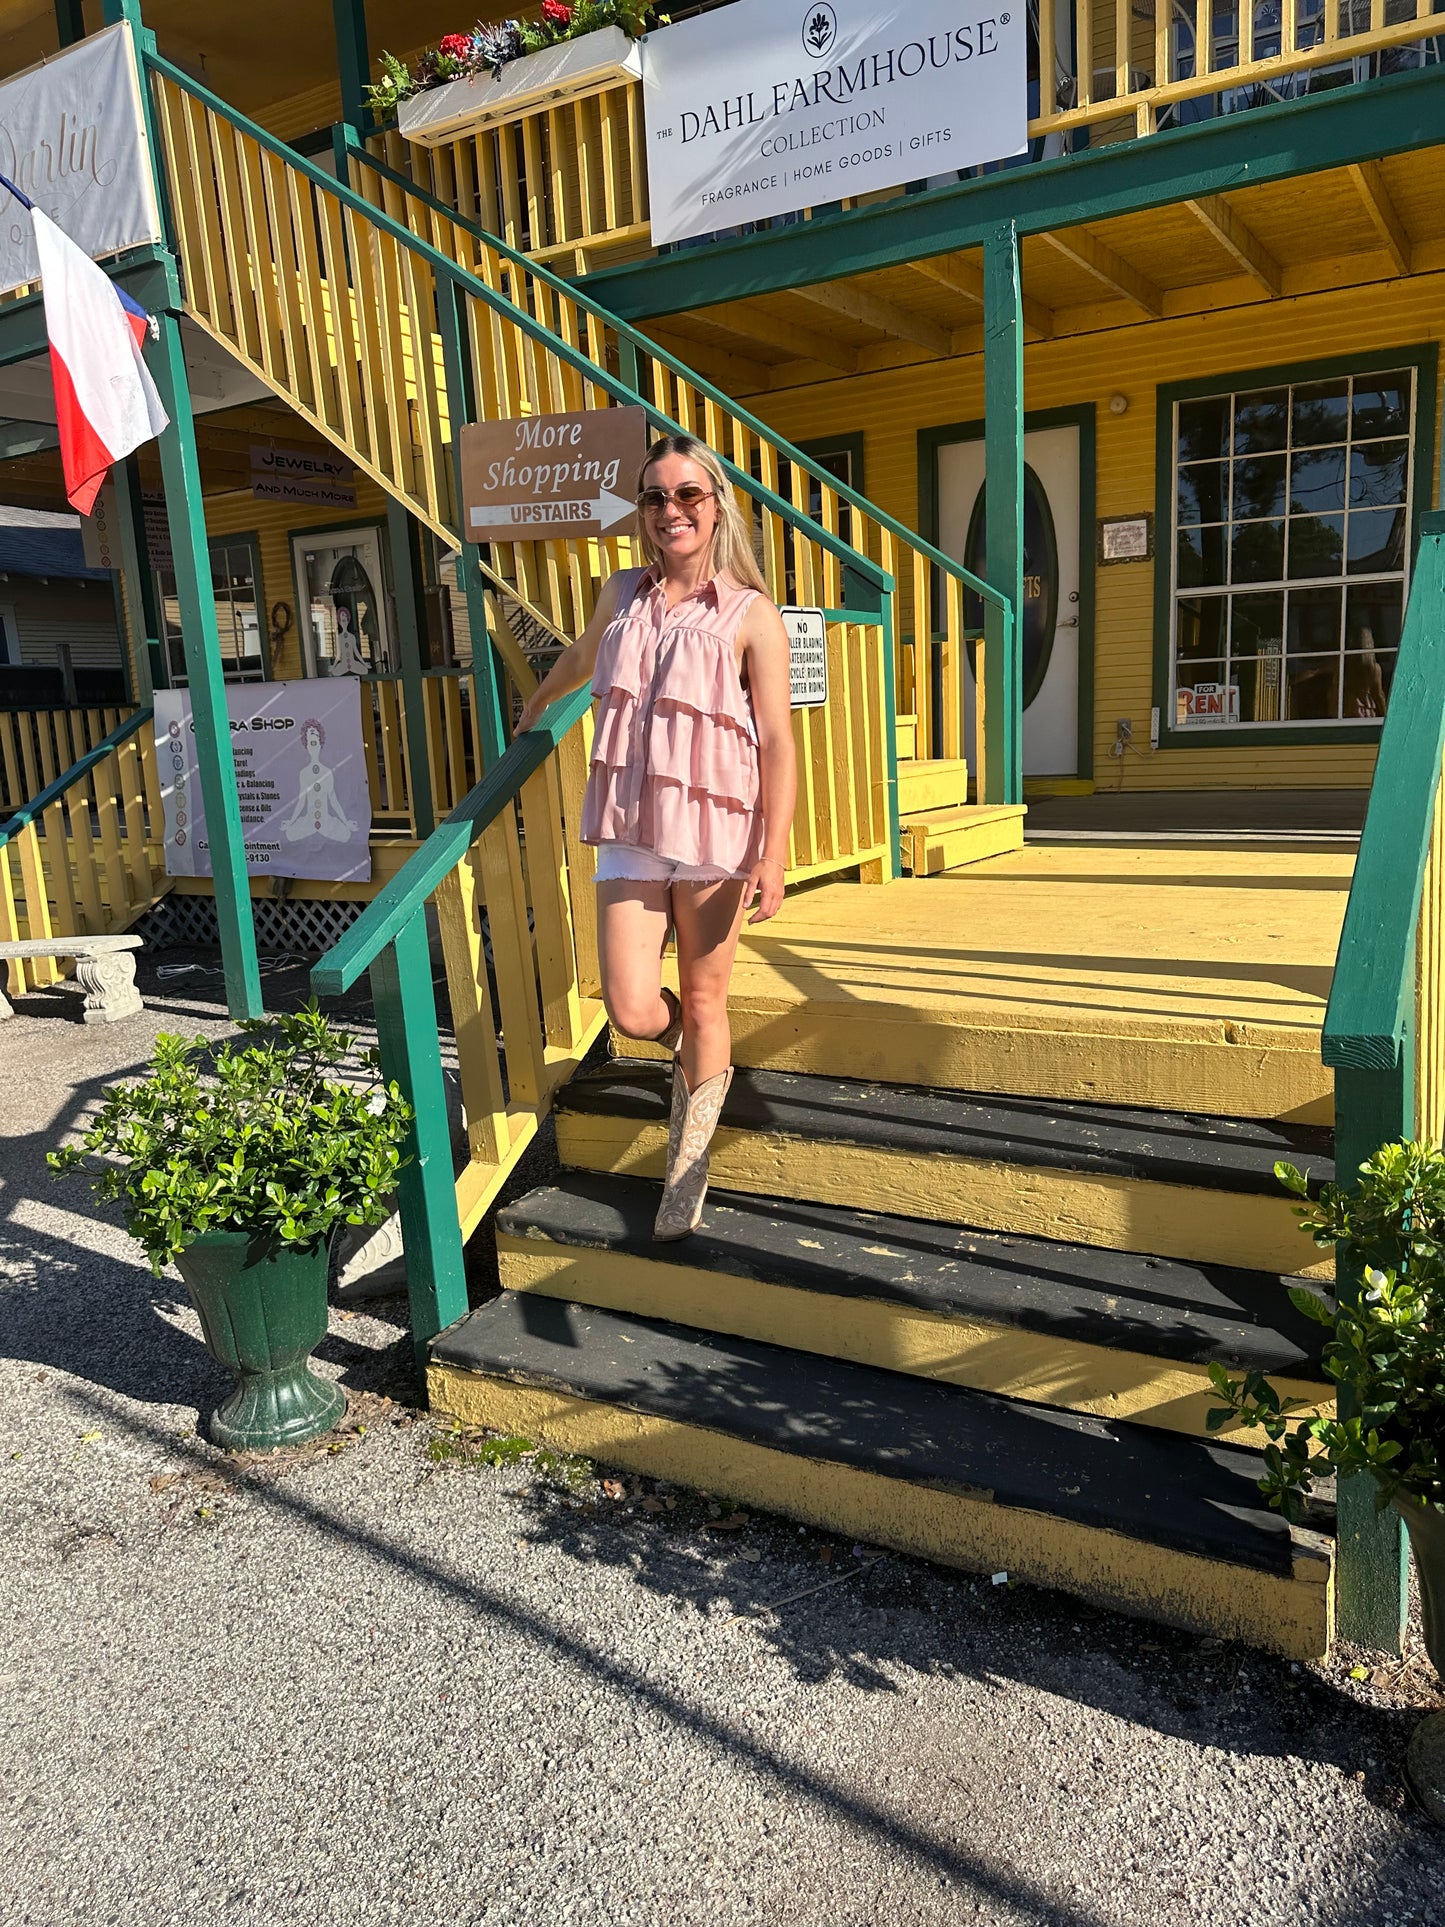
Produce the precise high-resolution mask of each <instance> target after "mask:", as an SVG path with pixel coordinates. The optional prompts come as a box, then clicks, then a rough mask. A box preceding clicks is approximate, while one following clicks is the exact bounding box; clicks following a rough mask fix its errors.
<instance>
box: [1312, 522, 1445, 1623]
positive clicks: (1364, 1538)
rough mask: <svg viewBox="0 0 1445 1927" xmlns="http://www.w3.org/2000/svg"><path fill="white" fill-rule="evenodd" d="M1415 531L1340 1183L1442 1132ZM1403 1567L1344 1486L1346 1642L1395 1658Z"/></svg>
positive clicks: (1375, 820) (1340, 1043)
mask: <svg viewBox="0 0 1445 1927" xmlns="http://www.w3.org/2000/svg"><path fill="white" fill-rule="evenodd" d="M1421 529H1422V534H1421V538H1420V546H1419V550H1418V553H1417V555H1416V559H1415V571H1414V575H1413V578H1412V580H1411V584H1410V596H1409V601H1408V603H1407V605H1406V609H1405V622H1404V628H1403V631H1402V633H1401V636H1400V648H1399V653H1398V655H1397V657H1396V662H1395V674H1394V678H1393V680H1392V682H1391V685H1390V700H1389V706H1388V709H1387V712H1386V715H1385V722H1384V726H1383V729H1382V731H1381V735H1380V749H1379V756H1378V760H1377V761H1376V764H1375V776H1374V782H1373V784H1372V785H1371V789H1370V801H1369V808H1368V810H1367V812H1366V816H1365V826H1364V830H1363V832H1362V834H1361V837H1360V851H1359V856H1358V859H1357V860H1356V863H1355V872H1354V877H1353V880H1352V882H1351V885H1350V897H1349V903H1348V906H1347V908H1346V911H1345V920H1344V928H1343V930H1342V932H1341V936H1340V947H1339V954H1338V957H1337V960H1336V963H1335V972H1334V982H1333V985H1332V987H1331V991H1330V1001H1329V1008H1328V1011H1327V1013H1326V1016H1325V1027H1324V1041H1323V1054H1324V1060H1325V1062H1326V1064H1329V1065H1331V1066H1332V1067H1333V1069H1334V1073H1335V1164H1336V1169H1337V1171H1338V1172H1339V1175H1340V1178H1341V1181H1342V1182H1347V1181H1348V1180H1349V1179H1350V1178H1352V1177H1353V1176H1354V1174H1355V1173H1356V1172H1357V1171H1358V1169H1359V1167H1360V1165H1361V1163H1362V1162H1363V1161H1364V1160H1365V1159H1366V1158H1368V1157H1369V1156H1371V1154H1372V1153H1373V1152H1374V1151H1376V1150H1377V1149H1378V1148H1379V1147H1380V1146H1381V1145H1382V1144H1392V1143H1396V1142H1398V1141H1399V1140H1401V1139H1407V1138H1417V1137H1418V1138H1425V1139H1428V1140H1430V1141H1431V1142H1433V1143H1436V1144H1438V1143H1439V1142H1440V1141H1441V1135H1442V1128H1445V789H1442V783H1441V762H1442V757H1445V515H1442V514H1432V515H1425V516H1422V517H1421ZM1338 1284H1339V1290H1340V1291H1341V1292H1342V1293H1346V1294H1348V1293H1357V1292H1359V1291H1360V1290H1361V1288H1362V1285H1363V1280H1362V1278H1361V1276H1360V1274H1359V1271H1358V1269H1356V1268H1353V1267H1352V1266H1351V1265H1350V1264H1349V1263H1348V1262H1347V1261H1346V1259H1345V1258H1344V1256H1343V1254H1342V1255H1341V1258H1340V1263H1339V1266H1338ZM1346 1416H1348V1414H1346ZM1406 1557H1407V1555H1406V1549H1405V1543H1404V1532H1403V1528H1402V1526H1401V1524H1400V1520H1399V1518H1398V1516H1397V1515H1396V1514H1395V1513H1394V1512H1393V1511H1386V1512H1381V1511H1379V1510H1378V1509H1377V1508H1376V1505H1375V1486H1374V1482H1373V1480H1371V1479H1370V1478H1369V1477H1368V1476H1361V1477H1356V1478H1353V1479H1349V1480H1346V1481H1344V1482H1343V1483H1342V1484H1341V1488H1340V1494H1339V1593H1338V1609H1337V1611H1338V1622H1339V1630H1340V1632H1341V1634H1342V1635H1343V1636H1344V1637H1345V1638H1347V1639H1352V1640H1356V1641H1358V1642H1359V1643H1360V1644H1361V1645H1367V1646H1374V1647H1379V1648H1383V1649H1385V1650H1387V1651H1398V1650H1399V1647H1400V1639H1401V1634H1402V1631H1403V1627H1404V1615H1405V1601H1406V1597H1407V1594H1406Z"/></svg>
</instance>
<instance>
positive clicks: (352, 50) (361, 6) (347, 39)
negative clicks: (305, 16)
mask: <svg viewBox="0 0 1445 1927" xmlns="http://www.w3.org/2000/svg"><path fill="white" fill-rule="evenodd" d="M331 15H332V19H333V20H334V21H335V23H336V70H337V74H338V75H339V77H340V80H341V118H342V119H343V120H344V121H347V122H349V123H350V125H351V126H352V127H354V128H356V129H358V131H359V130H360V129H361V128H363V127H365V126H366V125H367V112H366V105H365V102H366V90H367V88H368V86H369V85H370V84H371V55H370V52H369V51H368V49H367V44H366V0H331Z"/></svg>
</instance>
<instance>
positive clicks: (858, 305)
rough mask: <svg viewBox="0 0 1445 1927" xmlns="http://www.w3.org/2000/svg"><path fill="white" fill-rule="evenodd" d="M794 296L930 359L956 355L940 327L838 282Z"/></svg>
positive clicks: (818, 285)
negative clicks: (893, 337)
mask: <svg viewBox="0 0 1445 1927" xmlns="http://www.w3.org/2000/svg"><path fill="white" fill-rule="evenodd" d="M792 292H793V293H794V294H797V295H801V296H802V298H803V299H804V300H805V301H812V302H815V303H816V304H817V305H818V306H819V307H820V308H828V309H830V310H831V311H832V312H833V313H834V314H841V315H846V316H847V317H848V319H849V320H850V321H858V322H861V323H862V324H863V326H864V327H865V328H878V329H881V331H882V332H883V333H884V334H885V335H897V336H898V338H899V339H900V340H901V341H912V342H916V343H917V345H918V346H919V347H920V348H926V349H927V350H928V352H929V354H931V355H938V356H939V357H940V358H941V357H943V356H945V355H950V354H952V353H953V336H952V334H951V332H950V331H949V330H948V329H947V328H945V327H943V326H942V324H941V323H939V322H937V321H929V320H927V319H926V318H925V317H924V316H923V315H921V314H912V313H910V312H909V310H908V309H907V308H899V307H895V306H894V304H893V302H891V301H883V300H880V298H879V297H878V296H877V295H876V294H866V293H865V292H864V291H863V289H862V288H850V287H847V286H845V285H843V284H842V283H841V282H837V281H816V282H814V283H813V285H812V286H811V287H808V288H795V289H793V290H792Z"/></svg>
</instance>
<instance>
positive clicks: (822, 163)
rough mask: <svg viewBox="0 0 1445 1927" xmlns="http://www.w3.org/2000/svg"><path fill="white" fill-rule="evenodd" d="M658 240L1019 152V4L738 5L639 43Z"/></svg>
mask: <svg viewBox="0 0 1445 1927" xmlns="http://www.w3.org/2000/svg"><path fill="white" fill-rule="evenodd" d="M642 82H643V90H644V98H645V102H646V108H647V178H648V187H649V189H650V193H651V220H652V240H653V245H654V246H660V245H661V244H662V243H663V242H666V241H682V240H686V239H688V238H689V237H690V236H692V235H696V234H713V233H716V232H717V231H718V230H719V229H720V228H731V227H737V226H738V225H740V224H741V223H742V222H745V221H761V220H764V219H766V218H768V217H769V216H772V215H777V214H792V213H795V212H797V210H798V209H800V208H806V207H818V206H820V205H822V204H823V203H825V202H828V201H838V200H842V199H843V198H844V196H845V195H856V194H869V193H872V192H873V191H874V190H875V189H879V188H888V187H902V186H903V185H904V184H905V183H906V182H908V181H918V180H926V179H928V178H929V177H930V176H932V175H938V174H945V173H948V172H951V171H952V170H953V169H955V168H964V167H976V166H978V165H980V164H981V163H983V162H985V161H996V160H1003V159H1005V158H1006V157H1007V156H1008V155H1010V154H1021V153H1023V151H1024V149H1025V148H1026V146H1027V144H1028V74H1027V33H1026V14H1025V10H1024V8H1023V6H1022V5H1020V4H1019V3H1018V0H975V3H974V4H963V5H960V4H959V0H906V3H905V0H889V3H885V0H736V4H735V5H733V6H730V7H720V8H718V9H717V10H716V11H714V12H712V13H706V14H702V15H699V16H698V17H696V18H694V19H692V20H680V21H678V23H677V24H676V25H675V26H671V27H665V28H663V29H662V30H661V31H659V32H657V33H652V34H649V35H648V37H647V39H646V40H645V41H644V43H643V60H642Z"/></svg>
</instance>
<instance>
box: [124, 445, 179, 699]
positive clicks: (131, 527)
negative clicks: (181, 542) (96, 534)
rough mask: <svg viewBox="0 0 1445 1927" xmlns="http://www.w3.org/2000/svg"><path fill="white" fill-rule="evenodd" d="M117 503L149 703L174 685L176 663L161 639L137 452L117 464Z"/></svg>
mask: <svg viewBox="0 0 1445 1927" xmlns="http://www.w3.org/2000/svg"><path fill="white" fill-rule="evenodd" d="M115 508H116V520H117V522H118V523H119V525H120V556H121V595H122V597H123V598H124V600H125V605H126V613H127V616H128V618H129V622H130V630H131V635H132V636H133V637H134V638H135V640H136V652H135V655H136V663H135V666H136V682H137V688H136V698H137V700H138V701H139V702H143V703H148V702H149V701H150V699H151V696H152V695H153V694H154V692H155V691H156V690H157V689H169V688H170V686H171V666H170V664H169V663H168V662H167V661H166V653H165V647H164V644H163V643H162V640H161V624H160V610H159V608H158V607H157V604H156V584H155V576H154V575H153V574H152V572H151V560H150V544H149V543H148V542H147V541H146V528H145V503H144V501H143V500H142V497H141V488H140V464H139V463H138V462H137V460H136V458H135V456H134V455H127V456H126V458H125V460H124V461H123V462H121V463H119V464H118V465H117V468H116V476H115Z"/></svg>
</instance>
